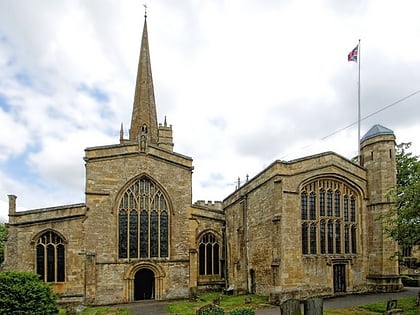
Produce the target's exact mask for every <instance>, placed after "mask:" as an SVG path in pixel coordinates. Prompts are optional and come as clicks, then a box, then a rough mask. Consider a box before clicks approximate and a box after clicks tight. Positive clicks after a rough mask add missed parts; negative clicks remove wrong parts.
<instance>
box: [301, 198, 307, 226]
mask: <svg viewBox="0 0 420 315" xmlns="http://www.w3.org/2000/svg"><path fill="white" fill-rule="evenodd" d="M301 217H302V220H306V219H307V218H308V195H307V194H306V192H303V193H302V195H301Z"/></svg>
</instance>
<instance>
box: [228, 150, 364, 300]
mask: <svg viewBox="0 0 420 315" xmlns="http://www.w3.org/2000/svg"><path fill="white" fill-rule="evenodd" d="M365 176H366V172H365V171H364V170H363V168H361V167H359V166H357V165H355V164H353V163H351V162H349V161H348V160H346V159H344V158H342V157H340V156H338V155H336V154H333V153H325V154H320V155H316V156H312V157H308V158H305V159H299V160H295V161H291V162H287V163H285V162H275V163H273V164H272V165H270V166H269V167H268V168H267V169H265V170H264V171H262V172H261V173H260V174H258V175H257V176H256V177H255V178H253V179H252V180H251V181H250V182H248V183H246V184H245V185H244V186H242V187H240V189H239V190H237V191H235V192H234V193H233V194H231V195H230V196H229V197H228V198H227V199H225V201H224V204H225V213H226V225H227V227H226V237H227V241H228V242H227V244H228V248H227V250H228V258H227V261H228V266H229V272H228V275H229V277H228V282H229V285H234V286H235V288H236V289H237V291H239V292H240V291H248V292H256V293H258V294H264V295H269V294H270V293H273V292H292V291H296V292H297V291H301V293H302V295H303V296H304V295H305V294H314V293H315V292H316V294H331V293H333V264H334V263H336V262H344V263H345V264H346V268H347V275H346V279H347V283H346V284H347V291H349V292H353V291H365V290H366V276H367V272H366V268H365V263H366V259H365V254H364V252H363V249H364V248H365V243H366V241H365V240H364V236H363V233H362V230H361V228H358V235H357V238H358V239H357V241H358V248H359V252H358V253H357V254H356V255H349V254H347V255H326V254H323V255H321V254H315V255H302V243H301V242H302V241H301V211H300V209H301V205H300V187H301V186H302V185H303V184H304V183H307V182H310V181H311V180H314V179H317V178H334V180H336V181H343V182H345V183H346V184H347V185H351V186H352V187H353V189H354V190H355V191H357V194H358V208H357V222H358V224H359V225H362V223H361V222H362V221H363V217H364V215H365V214H364V210H363V209H364V208H365V202H364V198H365V197H364V196H365V192H366V180H365ZM318 246H319V244H318ZM318 248H319V247H318Z"/></svg>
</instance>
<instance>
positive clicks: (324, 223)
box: [300, 179, 357, 255]
mask: <svg viewBox="0 0 420 315" xmlns="http://www.w3.org/2000/svg"><path fill="white" fill-rule="evenodd" d="M308 196H309V198H308ZM308 199H309V201H308ZM300 200H301V221H302V223H301V224H302V226H301V229H302V231H301V237H302V254H304V255H308V254H322V255H325V254H328V255H332V254H343V253H344V254H356V253H357V222H356V221H357V220H356V217H357V214H356V211H357V204H356V200H357V194H356V192H355V190H353V189H352V188H351V187H349V186H348V185H347V184H345V183H343V182H340V181H337V180H333V179H320V180H316V181H313V182H311V183H309V184H306V185H305V186H304V187H302V189H301V192H300Z"/></svg>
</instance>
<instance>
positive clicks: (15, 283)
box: [0, 271, 58, 315]
mask: <svg viewBox="0 0 420 315" xmlns="http://www.w3.org/2000/svg"><path fill="white" fill-rule="evenodd" d="M57 313H58V308H57V296H56V295H55V294H54V293H53V292H52V290H51V288H50V286H48V285H47V284H46V283H44V282H42V281H41V280H40V279H39V277H38V275H36V274H33V273H30V272H20V271H3V272H0V314H14V315H24V314H34V315H49V314H57Z"/></svg>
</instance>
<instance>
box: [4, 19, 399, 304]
mask: <svg viewBox="0 0 420 315" xmlns="http://www.w3.org/2000/svg"><path fill="white" fill-rule="evenodd" d="M173 145H174V144H173V137H172V126H169V125H167V123H166V120H165V121H164V122H163V123H161V124H158V122H157V115H156V104H155V97H154V88H153V80H152V71H151V64H150V55H149V44H148V33H147V23H146V19H145V21H144V28H143V35H142V42H141V51H140V58H139V65H138V72H137V82H136V86H135V93H134V104H133V112H132V120H131V128H130V132H129V136H128V139H127V138H126V137H125V135H124V133H123V131H121V133H120V139H119V143H116V144H111V145H106V146H98V147H90V148H86V149H85V157H84V161H85V165H86V183H85V195H86V199H85V202H84V203H80V204H71V205H65V206H57V207H51V208H44V209H35V210H27V211H19V212H17V211H16V196H14V195H9V223H8V229H9V237H8V240H7V242H6V246H5V262H4V268H5V269H14V270H25V271H32V272H34V273H37V274H38V275H39V276H40V278H41V279H43V280H44V281H45V282H48V283H51V284H52V286H53V288H54V290H55V291H56V292H57V293H59V294H60V298H61V301H62V302H69V303H84V304H90V305H101V304H114V303H126V302H130V301H135V300H148V299H155V300H168V299H175V298H184V297H188V296H189V295H190V294H192V293H195V292H198V291H204V290H214V289H222V288H223V289H229V290H233V292H234V293H235V294H236V293H238V294H240V293H246V292H249V293H256V294H260V295H267V296H270V299H271V301H273V302H275V301H276V300H279V299H283V298H284V297H286V296H290V295H292V296H294V297H297V298H304V297H308V296H314V295H318V296H331V295H337V294H348V293H355V292H367V291H396V290H399V289H401V282H400V278H399V271H398V263H397V261H396V260H392V259H390V257H391V256H392V255H393V254H394V252H395V251H396V250H397V247H396V244H395V243H394V242H392V241H391V240H390V239H388V238H387V237H386V236H385V235H384V234H383V232H382V228H381V223H380V221H378V220H377V217H378V216H379V215H380V214H382V213H384V212H387V211H388V210H389V209H390V207H391V203H390V201H389V200H388V197H387V192H388V190H389V189H390V188H391V187H393V186H394V185H395V183H396V164H395V135H394V133H393V131H392V130H389V129H387V128H385V127H383V126H380V125H375V126H374V127H372V128H371V129H370V130H369V131H368V133H367V134H366V135H365V136H364V137H363V138H362V139H361V155H360V159H359V160H360V163H354V162H352V161H350V160H348V159H346V158H344V157H342V156H340V155H338V154H336V153H333V152H325V153H320V154H317V155H313V156H307V157H302V158H300V159H296V160H292V161H279V160H277V161H274V162H273V163H271V165H269V166H268V167H267V168H266V169H264V170H262V171H261V172H260V173H259V174H257V175H256V176H255V177H254V178H252V179H249V180H248V181H247V182H246V183H245V184H243V185H242V186H239V187H237V189H236V190H235V191H234V192H232V193H231V194H230V195H229V196H227V197H226V198H225V199H224V200H223V201H222V202H215V203H211V202H208V203H205V202H203V201H198V202H195V203H192V171H193V160H192V158H191V157H188V156H185V155H182V154H180V153H177V152H174V151H173Z"/></svg>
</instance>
